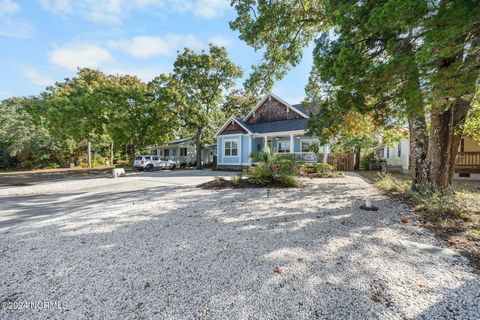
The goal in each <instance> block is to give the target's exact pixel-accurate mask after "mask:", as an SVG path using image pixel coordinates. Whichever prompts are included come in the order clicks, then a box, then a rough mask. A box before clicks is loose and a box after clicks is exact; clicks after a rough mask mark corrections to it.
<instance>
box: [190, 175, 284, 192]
mask: <svg viewBox="0 0 480 320" xmlns="http://www.w3.org/2000/svg"><path fill="white" fill-rule="evenodd" d="M234 181H236V180H233V181H232V180H227V179H224V178H222V177H216V178H215V179H214V180H212V181H208V182H205V183H202V184H199V185H198V186H197V188H201V189H207V190H208V189H210V190H220V189H242V188H265V187H268V188H274V189H276V188H291V186H288V185H285V184H283V183H282V182H280V181H273V182H271V183H269V184H268V185H267V186H262V185H258V184H255V183H253V182H251V181H250V180H249V179H246V178H245V179H241V180H239V181H238V182H234Z"/></svg>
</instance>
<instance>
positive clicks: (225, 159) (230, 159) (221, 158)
mask: <svg viewBox="0 0 480 320" xmlns="http://www.w3.org/2000/svg"><path fill="white" fill-rule="evenodd" d="M247 137H248V136H247ZM226 140H234V141H236V142H237V143H238V155H237V156H225V155H224V145H223V144H224V142H225V141H226ZM242 141H243V138H242V135H234V136H219V137H218V138H217V148H218V161H217V162H218V164H229V165H232V164H233V165H234V164H237V165H239V164H241V161H240V160H241V156H242V145H243V144H242Z"/></svg>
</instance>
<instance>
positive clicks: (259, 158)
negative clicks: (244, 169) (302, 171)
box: [247, 150, 299, 187]
mask: <svg viewBox="0 0 480 320" xmlns="http://www.w3.org/2000/svg"><path fill="white" fill-rule="evenodd" d="M251 158H252V161H254V162H256V163H257V166H255V167H252V168H250V169H249V171H248V173H247V175H248V176H249V180H250V181H251V182H252V183H254V184H257V185H260V186H267V185H272V184H276V183H279V184H281V185H283V186H286V187H298V186H299V182H298V180H297V178H296V175H297V174H298V167H297V165H296V164H295V162H294V161H293V160H291V159H287V158H284V157H281V156H279V155H278V154H276V153H273V152H271V151H270V150H261V151H260V152H258V153H255V154H252V155H251Z"/></svg>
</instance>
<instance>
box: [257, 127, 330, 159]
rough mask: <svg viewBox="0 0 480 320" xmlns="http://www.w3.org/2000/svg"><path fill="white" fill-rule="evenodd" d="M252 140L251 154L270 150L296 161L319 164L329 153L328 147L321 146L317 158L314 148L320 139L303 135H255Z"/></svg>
mask: <svg viewBox="0 0 480 320" xmlns="http://www.w3.org/2000/svg"><path fill="white" fill-rule="evenodd" d="M251 139H252V140H251V141H252V142H251V150H250V154H255V153H257V152H260V151H261V150H267V149H268V150H271V151H273V152H274V153H276V154H280V155H282V156H285V157H288V158H291V159H293V160H295V161H304V162H317V161H322V159H323V155H324V154H328V153H329V148H328V146H326V145H325V146H319V155H318V156H317V155H316V154H315V153H314V152H313V150H312V146H313V145H317V146H318V145H319V142H318V139H317V138H312V137H308V136H304V135H303V134H297V135H295V134H284V135H255V136H253V137H252V138H251Z"/></svg>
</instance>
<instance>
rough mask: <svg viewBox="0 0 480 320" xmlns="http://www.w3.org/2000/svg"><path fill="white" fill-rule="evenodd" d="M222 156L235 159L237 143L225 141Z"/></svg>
mask: <svg viewBox="0 0 480 320" xmlns="http://www.w3.org/2000/svg"><path fill="white" fill-rule="evenodd" d="M224 146H225V148H224V150H225V151H224V156H226V157H235V156H237V155H238V143H237V142H236V141H231V140H230V141H225V144H224Z"/></svg>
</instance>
